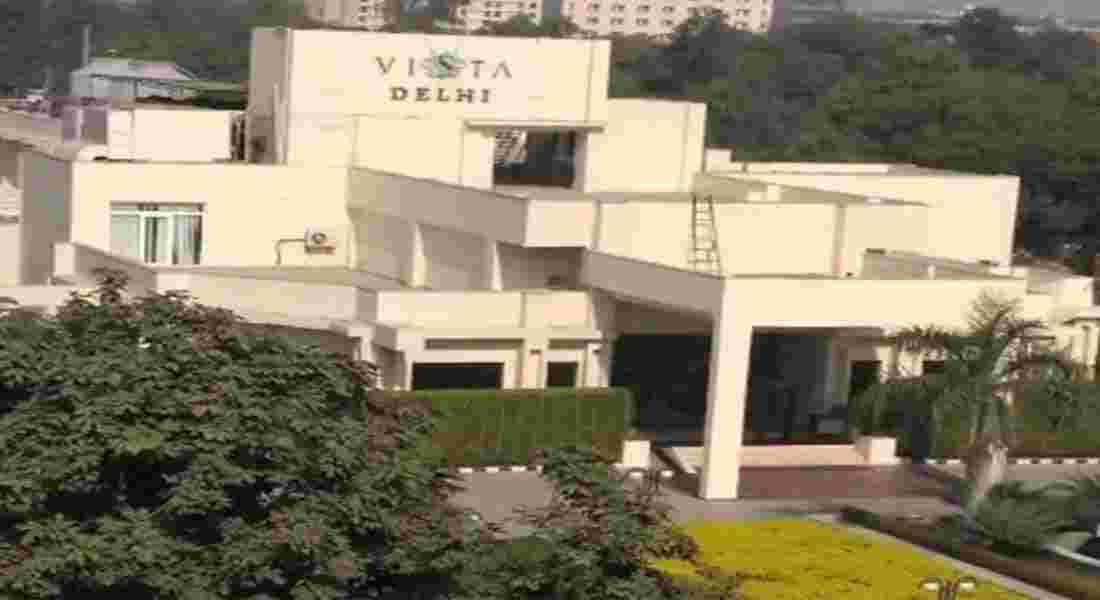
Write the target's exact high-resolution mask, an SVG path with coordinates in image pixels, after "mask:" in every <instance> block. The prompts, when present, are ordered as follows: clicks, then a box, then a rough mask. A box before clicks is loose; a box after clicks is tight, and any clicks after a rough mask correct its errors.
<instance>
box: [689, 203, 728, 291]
mask: <svg viewBox="0 0 1100 600" xmlns="http://www.w3.org/2000/svg"><path fill="white" fill-rule="evenodd" d="M688 263H689V266H690V267H691V268H692V269H694V270H696V271H702V272H704V273H713V274H715V275H721V274H722V273H723V271H722V255H721V252H720V251H719V249H718V225H717V222H716V220H715V218H714V196H707V197H705V198H703V199H700V198H699V197H698V196H697V195H695V194H692V195H691V256H690V258H689V259H688Z"/></svg>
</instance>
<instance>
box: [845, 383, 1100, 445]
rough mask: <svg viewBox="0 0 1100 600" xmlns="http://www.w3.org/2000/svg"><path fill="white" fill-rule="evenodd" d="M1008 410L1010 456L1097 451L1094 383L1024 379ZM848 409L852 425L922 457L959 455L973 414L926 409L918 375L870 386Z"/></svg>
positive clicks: (1098, 413) (1098, 391)
mask: <svg viewBox="0 0 1100 600" xmlns="http://www.w3.org/2000/svg"><path fill="white" fill-rule="evenodd" d="M1012 414H1013V419H1012V426H1013V434H1014V441H1015V444H1014V445H1013V449H1012V454H1013V455H1015V456H1022V457H1049V458H1058V457H1097V456H1100V433H1098V432H1100V385H1098V384H1095V383H1074V384H1063V385H1062V386H1061V387H1058V388H1055V387H1051V386H1049V385H1047V384H1044V383H1034V384H1027V385H1025V386H1023V387H1022V388H1021V389H1020V391H1019V392H1018V393H1017V396H1016V401H1015V403H1014V407H1013V410H1012ZM849 415H850V416H849V418H850V422H851V425H852V427H853V428H855V429H857V430H859V431H862V432H868V431H869V432H871V433H874V434H878V435H890V436H894V437H897V438H898V448H899V452H900V453H901V454H903V455H908V456H917V457H926V458H962V457H963V455H964V454H965V453H966V448H967V444H968V442H969V432H970V422H971V419H972V418H973V416H972V415H971V414H970V412H969V410H968V409H967V408H966V407H954V408H942V407H941V408H939V409H938V410H937V411H936V413H935V415H934V416H932V415H930V411H929V409H928V394H927V392H926V390H925V389H924V388H922V387H921V385H920V382H919V381H911V382H907V383H905V384H902V385H894V386H875V387H872V388H871V389H869V390H868V391H867V392H866V393H864V394H862V395H860V396H859V397H858V398H856V399H854V400H853V402H852V404H851V405H850V408H849Z"/></svg>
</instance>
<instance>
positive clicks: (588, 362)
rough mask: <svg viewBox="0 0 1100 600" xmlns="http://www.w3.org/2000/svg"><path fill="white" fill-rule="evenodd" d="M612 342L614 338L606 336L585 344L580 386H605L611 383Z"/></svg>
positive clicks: (613, 342)
mask: <svg viewBox="0 0 1100 600" xmlns="http://www.w3.org/2000/svg"><path fill="white" fill-rule="evenodd" d="M614 344H615V339H614V338H607V339H604V340H602V341H599V342H588V344H586V345H585V352H584V375H583V376H582V378H581V385H582V386H584V387H607V386H608V385H610V384H611V348H612V346H614Z"/></svg>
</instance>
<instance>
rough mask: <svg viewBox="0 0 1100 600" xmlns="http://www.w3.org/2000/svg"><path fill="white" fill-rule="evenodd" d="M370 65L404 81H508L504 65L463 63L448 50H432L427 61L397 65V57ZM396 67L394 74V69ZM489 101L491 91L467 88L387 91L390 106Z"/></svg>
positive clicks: (478, 61)
mask: <svg viewBox="0 0 1100 600" xmlns="http://www.w3.org/2000/svg"><path fill="white" fill-rule="evenodd" d="M374 62H375V64H376V65H377V67H378V71H379V73H380V74H381V75H382V76H383V77H390V76H396V75H398V74H399V73H400V74H402V75H407V76H408V77H417V76H424V77H427V78H428V79H432V80H443V79H458V78H459V77H462V76H464V75H465V76H467V78H472V79H489V80H493V79H511V78H512V70H511V68H510V67H509V66H508V62H507V61H503V60H501V61H495V62H490V61H486V60H484V59H480V58H476V59H470V60H467V59H465V58H463V57H462V56H461V55H459V54H458V52H455V51H452V50H441V51H435V50H433V51H432V53H431V56H429V57H428V58H424V59H420V60H417V59H415V58H408V59H406V60H404V61H402V62H400V63H399V62H398V60H397V57H395V56H389V57H382V56H376V57H374ZM395 67H397V69H398V70H397V71H395V70H394V68H395ZM491 98H492V89H491V88H471V87H457V86H456V87H452V88H448V87H439V86H418V87H412V88H410V87H408V86H403V85H394V86H390V88H389V99H390V101H392V102H404V101H410V100H411V101H413V102H465V103H470V104H474V103H481V104H484V103H488V102H490V100H491Z"/></svg>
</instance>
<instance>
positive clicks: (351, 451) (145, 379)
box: [0, 274, 467, 599]
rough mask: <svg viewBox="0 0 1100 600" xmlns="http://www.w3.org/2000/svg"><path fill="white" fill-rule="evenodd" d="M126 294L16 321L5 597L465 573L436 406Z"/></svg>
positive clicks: (218, 317) (306, 351)
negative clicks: (435, 426)
mask: <svg viewBox="0 0 1100 600" xmlns="http://www.w3.org/2000/svg"><path fill="white" fill-rule="evenodd" d="M124 285H125V280H124V279H121V278H119V277H118V276H117V275H112V274H106V275H105V276H104V278H103V281H102V284H101V286H100V288H99V290H98V291H97V292H95V293H94V294H90V295H83V296H74V297H73V298H72V299H71V300H69V301H68V302H67V303H66V304H65V305H64V306H62V307H61V308H60V310H59V312H58V315H57V316H56V318H36V317H33V316H27V315H26V314H18V313H16V312H11V311H8V312H9V313H10V314H8V315H7V316H5V317H2V318H0V397H5V398H6V402H5V403H4V404H3V405H2V406H0V447H3V448H4V452H3V454H2V455H0V595H5V596H6V597H15V598H58V597H63V598H109V597H120V596H125V597H127V598H135V599H140V598H150V599H151V598H307V597H309V598H336V597H346V596H347V595H348V594H350V593H353V592H354V593H361V594H362V593H368V592H371V591H374V592H380V591H384V590H387V589H395V590H402V589H404V590H409V591H412V590H416V589H422V588H424V587H425V586H432V585H445V584H448V583H449V582H450V581H451V580H452V579H453V578H454V577H455V575H456V574H457V573H458V572H459V570H460V567H461V566H462V564H463V563H464V562H465V560H466V559H465V555H464V554H462V553H461V552H459V551H460V550H461V551H462V552H465V551H466V548H467V547H466V546H465V545H464V544H463V543H462V541H463V535H464V534H463V533H462V531H463V530H462V516H461V514H460V513H459V511H458V510H457V509H455V508H454V507H452V506H451V505H450V504H448V503H447V501H446V500H447V497H448V495H449V494H450V493H451V492H452V491H453V489H454V483H453V481H452V479H451V478H450V477H451V476H450V475H448V471H446V470H445V469H444V468H443V465H442V463H441V461H440V460H439V459H437V458H433V456H432V455H431V453H430V452H428V451H426V446H425V445H424V444H423V439H424V436H425V435H427V433H428V432H429V430H430V417H429V415H428V414H427V413H426V412H425V411H423V410H420V409H418V408H417V407H415V406H408V405H396V404H392V403H390V404H387V403H385V402H384V401H381V400H379V399H376V398H375V397H374V396H369V395H368V394H367V389H368V387H369V386H370V385H371V384H372V381H371V379H370V375H369V373H368V372H367V371H366V370H364V368H363V366H362V365H360V364H359V363H356V362H355V361H352V360H350V359H348V358H346V357H341V356H337V355H331V354H327V353H325V352H322V351H321V350H319V349H316V348H312V347H308V346H301V345H298V344H295V343H293V342H291V341H289V340H287V339H285V338H281V337H270V336H256V335H250V334H247V333H244V332H242V331H241V330H240V323H239V321H238V320H237V319H236V317H234V316H233V315H232V314H231V313H229V312H228V311H225V310H223V309H217V308H211V307H205V306H202V305H199V304H196V303H194V302H192V301H191V300H189V299H188V298H187V297H186V296H184V295H180V294H163V295H155V296H150V297H146V298H140V299H135V300H130V299H127V298H125V297H124V294H123V286H124ZM460 555H461V556H460Z"/></svg>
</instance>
